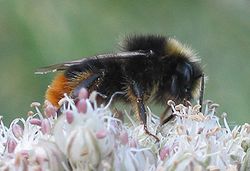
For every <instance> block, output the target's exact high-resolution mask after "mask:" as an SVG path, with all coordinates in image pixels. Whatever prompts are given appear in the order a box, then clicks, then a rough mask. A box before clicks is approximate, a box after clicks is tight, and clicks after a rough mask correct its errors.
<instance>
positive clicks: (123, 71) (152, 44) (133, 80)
mask: <svg viewBox="0 0 250 171" xmlns="http://www.w3.org/2000/svg"><path fill="white" fill-rule="evenodd" d="M55 71H62V72H61V73H59V74H58V75H57V76H56V77H55V79H54V80H53V82H52V83H51V85H50V86H49V87H48V89H47V92H46V95H45V96H46V99H47V100H49V101H50V102H51V103H52V104H53V105H55V106H57V107H59V106H58V102H59V100H60V99H61V98H63V96H64V93H67V94H68V95H70V96H71V97H72V98H76V97H77V95H78V93H79V91H80V89H81V88H83V87H85V88H87V89H88V91H89V92H92V91H94V90H96V91H98V92H100V93H101V94H104V95H106V96H107V97H108V98H106V99H104V100H103V102H107V101H109V99H110V98H111V96H112V95H113V94H114V93H116V92H124V94H120V95H117V100H122V101H124V102H125V103H129V104H131V105H132V106H133V110H134V112H135V114H136V115H137V116H138V118H139V120H140V121H141V122H142V123H143V125H144V130H145V132H146V133H148V134H150V135H152V134H151V133H150V132H149V131H148V128H147V124H146V121H147V111H146V109H145V105H146V104H147V103H148V102H149V101H153V102H155V103H160V104H162V105H165V106H167V105H166V104H167V101H168V100H173V101H175V102H177V103H183V102H185V101H189V100H191V99H193V98H197V97H198V96H199V94H200V90H201V85H202V84H201V82H202V80H204V79H203V78H204V77H203V71H202V68H201V66H200V62H199V59H198V58H197V56H196V54H195V53H194V52H193V51H192V50H191V49H190V48H188V47H187V46H185V45H183V44H181V43H180V42H178V41H177V40H175V39H173V38H169V37H164V36H160V35H133V36H128V37H126V38H125V40H124V41H123V43H122V50H121V51H120V52H118V53H110V54H101V55H96V56H92V57H87V58H83V59H80V60H75V61H69V62H65V63H62V64H56V65H52V66H48V67H44V68H40V69H38V70H37V72H36V73H37V74H45V73H48V72H55ZM203 82H204V81H203ZM168 110H169V108H166V110H165V111H164V112H163V115H162V116H161V122H162V123H165V122H166V121H168V120H169V118H165V114H166V112H167V111H168ZM152 136H154V137H156V136H155V135H152ZM156 139H157V137H156Z"/></svg>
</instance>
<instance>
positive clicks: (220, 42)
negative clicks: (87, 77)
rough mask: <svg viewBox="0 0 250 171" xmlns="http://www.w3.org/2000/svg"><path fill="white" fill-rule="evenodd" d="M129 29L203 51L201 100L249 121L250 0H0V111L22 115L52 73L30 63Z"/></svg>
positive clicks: (112, 39)
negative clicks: (204, 77) (40, 72)
mask: <svg viewBox="0 0 250 171" xmlns="http://www.w3.org/2000/svg"><path fill="white" fill-rule="evenodd" d="M128 33H157V34H162V35H169V36H172V37H175V38H177V39H178V40H180V41H181V42H184V43H187V44H188V45H190V46H191V47H192V48H193V49H195V50H196V51H197V52H198V54H199V56H201V59H202V64H203V65H204V67H205V73H206V75H208V77H209V80H208V82H207V85H206V98H207V99H211V100H213V101H215V102H217V103H219V104H220V105H221V107H220V108H219V114H221V113H222V112H223V111H224V112H227V113H228V115H229V120H230V122H231V124H232V125H234V124H242V123H244V122H250V119H249V116H248V115H249V111H250V105H249V97H250V90H249V88H250V80H249V75H250V67H249V64H250V37H249V36H250V1H247V0H220V1H210V0H207V1H205V0H197V1H195V0H184V1H174V0H173V1H166V0H162V1H152V0H150V1H149V0H143V1H140V0H137V1H127V0H123V1H116V0H109V1H108V0H102V1H98V2H97V1H94V0H87V1H80V0H79V1H67V0H60V1H50V0H42V1H38V0H24V1H21V0H9V1H7V0H0V58H1V61H0V81H1V85H0V115H3V116H4V121H5V122H7V123H9V122H10V120H12V119H14V118H15V117H17V116H25V115H26V113H27V111H29V110H30V107H29V106H30V103H31V102H33V101H38V102H41V103H42V102H43V100H44V98H43V96H44V92H45V90H46V88H47V86H48V84H49V83H50V80H51V79H52V78H53V76H54V74H49V75H34V71H35V69H36V68H38V67H41V66H47V65H50V64H54V63H60V62H62V61H66V60H73V59H78V58H80V57H82V56H89V55H93V54H96V53H103V52H112V51H116V49H117V42H118V41H119V40H120V39H119V38H120V37H122V36H123V35H125V34H128Z"/></svg>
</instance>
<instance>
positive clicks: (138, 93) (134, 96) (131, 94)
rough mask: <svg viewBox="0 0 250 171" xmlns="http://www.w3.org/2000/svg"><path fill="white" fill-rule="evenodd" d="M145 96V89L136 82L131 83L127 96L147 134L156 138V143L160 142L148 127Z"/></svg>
mask: <svg viewBox="0 0 250 171" xmlns="http://www.w3.org/2000/svg"><path fill="white" fill-rule="evenodd" d="M144 94H145V93H144V91H143V88H142V87H141V86H140V85H139V84H138V83H136V82H135V81H130V82H129V86H128V92H127V95H128V99H129V100H130V102H131V104H132V106H133V108H134V112H135V113H136V115H137V117H138V118H139V120H141V121H142V123H143V125H144V130H145V132H146V133H147V134H148V135H150V136H152V137H154V138H155V139H156V141H157V142H159V141H160V140H159V138H158V137H157V136H156V135H154V134H152V133H150V132H149V130H148V127H147V112H146V109H145V105H144V99H145V95H144Z"/></svg>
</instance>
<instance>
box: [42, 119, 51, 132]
mask: <svg viewBox="0 0 250 171" xmlns="http://www.w3.org/2000/svg"><path fill="white" fill-rule="evenodd" d="M50 128H51V126H50V122H49V120H48V119H43V120H42V123H41V131H42V133H43V134H48V133H49V132H50Z"/></svg>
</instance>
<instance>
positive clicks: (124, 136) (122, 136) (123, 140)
mask: <svg viewBox="0 0 250 171" xmlns="http://www.w3.org/2000/svg"><path fill="white" fill-rule="evenodd" d="M119 138H120V141H121V143H122V144H124V145H125V144H128V133H127V132H125V131H122V132H121V133H120V136H119Z"/></svg>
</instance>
